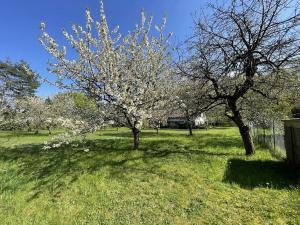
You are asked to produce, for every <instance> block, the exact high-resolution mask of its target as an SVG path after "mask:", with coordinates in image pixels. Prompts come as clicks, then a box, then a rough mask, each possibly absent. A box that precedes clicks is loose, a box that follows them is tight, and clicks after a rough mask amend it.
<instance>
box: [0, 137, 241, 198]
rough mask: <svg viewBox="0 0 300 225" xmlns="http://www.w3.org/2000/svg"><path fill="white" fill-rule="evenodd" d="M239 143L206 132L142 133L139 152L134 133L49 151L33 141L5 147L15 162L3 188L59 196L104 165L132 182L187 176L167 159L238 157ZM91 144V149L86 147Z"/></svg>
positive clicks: (1, 154) (5, 156) (3, 156)
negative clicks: (197, 134) (189, 136)
mask: <svg viewBox="0 0 300 225" xmlns="http://www.w3.org/2000/svg"><path fill="white" fill-rule="evenodd" d="M128 133H129V132H128ZM129 134H130V133H129ZM151 135H153V136H156V134H151ZM171 136H172V134H171ZM169 137H170V135H169ZM239 145H241V140H240V138H236V137H232V138H228V137H226V138H220V137H219V136H217V135H209V136H207V135H206V134H205V137H201V136H200V137H197V138H192V139H189V141H188V142H187V143H185V142H184V141H182V139H180V138H178V139H168V138H160V139H142V141H141V147H140V150H139V151H137V152H134V151H132V140H131V139H128V138H113V137H112V138H107V137H106V138H105V139H97V140H90V141H88V143H87V144H86V145H85V146H79V147H78V148H73V149H71V148H62V149H53V150H48V151H45V150H42V145H32V144H30V145H19V146H16V147H14V148H1V149H0V163H1V162H4V163H8V162H9V165H13V166H12V168H10V169H9V168H8V170H9V171H7V174H3V173H2V174H0V180H1V179H2V182H1V186H0V193H2V192H4V191H17V190H20V189H21V190H22V189H23V188H26V187H28V185H29V186H30V187H31V191H32V192H33V194H32V196H31V197H30V198H29V199H28V201H30V200H33V199H35V198H37V197H39V195H40V194H42V193H43V192H49V193H50V194H51V195H52V196H53V198H54V199H55V198H56V197H57V196H59V195H60V193H61V192H62V191H63V190H64V189H65V188H67V187H68V186H69V185H70V184H71V183H73V182H75V181H76V180H78V178H79V177H81V176H82V175H84V174H92V173H97V172H99V171H101V170H102V171H101V172H100V174H102V172H105V173H103V174H105V176H109V179H111V178H112V179H119V180H120V182H124V181H125V182H130V181H131V179H133V178H134V179H135V180H143V179H151V178H152V177H153V176H159V177H160V178H162V179H172V180H174V181H176V182H184V180H185V179H187V177H183V176H182V175H180V174H179V173H178V172H177V171H176V170H174V171H171V170H168V171H166V170H163V169H162V167H163V165H164V164H166V163H170V162H174V163H175V165H176V164H179V163H181V161H180V160H181V159H183V162H187V160H191V159H192V160H193V163H199V164H200V163H208V164H209V163H210V161H211V160H212V159H211V157H236V156H238V154H235V152H233V151H231V150H230V148H232V147H236V146H239ZM86 148H88V149H89V152H84V151H83V150H84V149H86ZM214 148H216V149H214ZM242 154H243V152H241V155H242ZM178 166H180V165H178ZM128 174H129V175H128ZM126 179H128V180H126ZM11 180H13V181H14V182H10V181H11Z"/></svg>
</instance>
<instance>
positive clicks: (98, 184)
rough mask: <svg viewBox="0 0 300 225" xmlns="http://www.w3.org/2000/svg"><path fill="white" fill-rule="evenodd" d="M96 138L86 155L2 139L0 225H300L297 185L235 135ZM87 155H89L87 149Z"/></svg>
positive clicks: (28, 137) (29, 139) (23, 139)
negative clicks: (249, 152)
mask: <svg viewBox="0 0 300 225" xmlns="http://www.w3.org/2000/svg"><path fill="white" fill-rule="evenodd" d="M186 134H187V131H185V130H162V131H160V133H159V134H158V135H156V133H155V131H151V130H144V131H143V132H142V137H141V138H142V139H141V146H140V150H139V151H132V150H131V146H132V139H131V133H130V131H129V130H127V129H120V130H119V131H116V130H105V131H99V132H97V133H95V134H92V135H90V136H89V142H88V143H87V146H85V147H78V148H76V149H59V150H47V151H45V150H42V149H41V148H42V143H43V142H44V141H45V140H49V139H50V137H49V136H48V135H47V134H46V132H45V133H41V134H38V135H33V134H26V133H9V132H1V133H0V141H1V142H0V146H1V149H0V224H1V225H2V224H18V225H19V224H37V225H43V224H117V225H119V224H147V225H148V224H172V225H173V224H300V188H299V181H297V180H296V179H294V178H293V176H292V175H291V172H290V171H288V170H287V169H286V168H285V165H284V163H283V162H281V161H278V160H277V159H275V158H274V157H272V156H271V154H270V153H269V152H268V151H267V150H263V149H258V151H257V154H256V155H255V156H254V157H250V158H249V157H246V156H244V150H243V146H242V143H241V139H240V137H239V135H238V131H237V129H235V128H227V129H225V128H224V129H214V130H209V131H205V130H198V131H195V132H194V134H195V135H194V136H193V137H189V136H187V135H186ZM86 147H88V148H89V149H90V151H89V152H84V151H83V150H84V149H85V148H86Z"/></svg>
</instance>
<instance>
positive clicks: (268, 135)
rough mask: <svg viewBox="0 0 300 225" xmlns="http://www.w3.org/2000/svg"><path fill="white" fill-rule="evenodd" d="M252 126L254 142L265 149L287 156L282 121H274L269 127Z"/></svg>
mask: <svg viewBox="0 0 300 225" xmlns="http://www.w3.org/2000/svg"><path fill="white" fill-rule="evenodd" d="M250 126H251V132H252V137H253V139H254V141H255V142H256V143H258V144H260V145H261V146H263V147H267V148H268V149H270V150H272V152H273V153H278V154H279V155H280V156H282V157H283V156H285V154H286V149H285V144H284V123H283V122H282V121H275V120H274V121H272V123H271V124H269V125H268V126H263V127H260V126H255V125H250Z"/></svg>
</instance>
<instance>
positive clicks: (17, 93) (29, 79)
mask: <svg viewBox="0 0 300 225" xmlns="http://www.w3.org/2000/svg"><path fill="white" fill-rule="evenodd" d="M39 86H40V83H39V75H38V74H37V73H35V72H34V71H33V70H32V69H31V68H30V67H29V65H28V63H26V62H25V61H20V62H18V63H15V64H13V63H11V62H10V61H0V89H1V93H2V95H6V96H10V97H15V98H21V97H26V96H33V95H34V94H35V92H36V89H37V88H38V87H39Z"/></svg>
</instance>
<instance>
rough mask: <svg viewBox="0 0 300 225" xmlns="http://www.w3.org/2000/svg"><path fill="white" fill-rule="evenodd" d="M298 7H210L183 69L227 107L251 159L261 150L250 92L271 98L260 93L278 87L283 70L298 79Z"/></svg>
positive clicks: (249, 1)
mask: <svg viewBox="0 0 300 225" xmlns="http://www.w3.org/2000/svg"><path fill="white" fill-rule="evenodd" d="M298 6H299V3H298V2H297V1H290V0H276V1H273V0H233V1H230V3H224V5H223V6H217V5H213V4H210V5H209V7H210V10H209V11H208V12H211V14H209V15H205V14H203V15H204V16H203V17H202V18H200V19H198V20H197V21H196V23H195V32H194V36H193V37H192V38H191V40H190V41H189V51H190V57H189V59H188V60H185V61H183V63H182V65H181V66H180V69H181V70H182V72H184V73H186V74H188V75H190V76H192V77H196V78H198V79H199V80H201V81H202V82H203V83H205V84H207V87H209V88H210V90H209V91H208V92H207V98H208V99H210V100H211V102H215V101H219V102H222V103H223V104H224V105H225V106H226V109H225V114H226V116H227V117H228V118H230V119H231V120H232V121H233V122H234V123H235V124H236V125H237V126H238V128H239V131H240V134H241V136H242V139H243V143H244V146H245V150H246V154H247V155H252V154H254V153H255V147H254V144H253V141H252V137H251V135H250V132H249V127H248V125H247V124H246V122H245V120H244V116H243V114H242V111H241V103H242V102H243V101H244V96H245V95H246V94H247V93H248V92H249V91H253V92H256V93H259V94H260V95H262V96H264V97H266V96H267V93H265V92H264V89H260V88H261V87H265V86H269V87H272V85H274V84H276V82H277V80H278V79H280V78H281V76H280V73H281V72H282V69H286V70H285V71H284V72H285V73H289V74H290V75H289V76H293V74H292V73H293V69H292V68H293V67H295V65H296V63H297V61H298V60H299V55H300V41H299V24H300V14H299V7H298ZM287 69H288V70H287ZM270 77H273V79H270ZM270 80H271V81H273V82H270ZM262 84H265V85H262Z"/></svg>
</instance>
